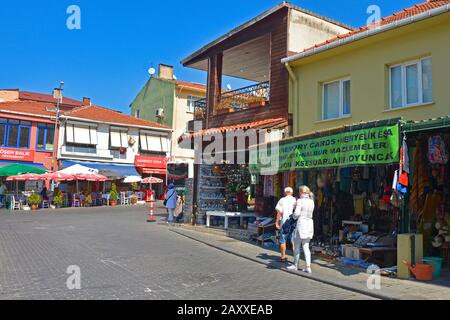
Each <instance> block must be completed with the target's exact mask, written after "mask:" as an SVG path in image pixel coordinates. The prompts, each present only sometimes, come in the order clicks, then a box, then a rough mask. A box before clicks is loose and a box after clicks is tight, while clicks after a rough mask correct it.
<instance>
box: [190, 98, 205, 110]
mask: <svg viewBox="0 0 450 320" xmlns="http://www.w3.org/2000/svg"><path fill="white" fill-rule="evenodd" d="M201 99H203V98H202V97H196V96H188V97H187V111H188V112H194V111H195V101H197V100H201Z"/></svg>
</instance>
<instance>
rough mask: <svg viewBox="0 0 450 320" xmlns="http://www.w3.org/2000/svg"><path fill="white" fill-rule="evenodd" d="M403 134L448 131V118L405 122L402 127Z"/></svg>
mask: <svg viewBox="0 0 450 320" xmlns="http://www.w3.org/2000/svg"><path fill="white" fill-rule="evenodd" d="M402 128H403V132H406V133H408V132H419V131H429V130H438V129H445V128H448V129H450V117H442V118H436V119H429V120H422V121H410V122H405V123H403V125H402Z"/></svg>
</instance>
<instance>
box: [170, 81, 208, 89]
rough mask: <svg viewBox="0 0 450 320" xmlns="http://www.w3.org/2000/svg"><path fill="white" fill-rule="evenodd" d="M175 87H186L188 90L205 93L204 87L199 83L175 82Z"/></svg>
mask: <svg viewBox="0 0 450 320" xmlns="http://www.w3.org/2000/svg"><path fill="white" fill-rule="evenodd" d="M175 83H176V85H177V86H180V87H188V88H192V89H196V90H204V91H205V92H206V89H207V88H206V86H205V85H203V84H200V83H195V82H187V81H179V80H177V81H175Z"/></svg>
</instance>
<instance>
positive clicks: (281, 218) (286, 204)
mask: <svg viewBox="0 0 450 320" xmlns="http://www.w3.org/2000/svg"><path fill="white" fill-rule="evenodd" d="M284 194H285V197H284V198H281V199H280V201H279V202H278V204H277V206H276V207H275V210H276V211H277V218H276V221H275V226H276V228H277V230H278V231H279V235H280V237H279V243H280V251H281V258H280V261H281V262H287V257H286V242H287V240H288V236H289V235H288V234H285V233H284V232H283V224H284V223H285V222H286V221H288V220H289V217H290V216H291V215H292V214H293V213H294V209H295V203H296V200H295V198H294V197H293V194H294V190H293V189H292V188H286V189H285V190H284Z"/></svg>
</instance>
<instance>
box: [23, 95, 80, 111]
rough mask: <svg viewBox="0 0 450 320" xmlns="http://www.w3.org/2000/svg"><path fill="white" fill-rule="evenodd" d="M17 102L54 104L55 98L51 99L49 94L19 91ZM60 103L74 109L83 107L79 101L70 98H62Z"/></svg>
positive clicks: (51, 96)
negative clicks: (27, 101) (29, 101)
mask: <svg viewBox="0 0 450 320" xmlns="http://www.w3.org/2000/svg"><path fill="white" fill-rule="evenodd" d="M19 100H31V101H38V102H47V103H55V98H53V95H51V94H44V93H36V92H30V91H19ZM62 103H63V104H65V105H70V106H74V107H81V106H82V105H83V103H82V102H81V101H78V100H75V99H71V98H63V101H62Z"/></svg>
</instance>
